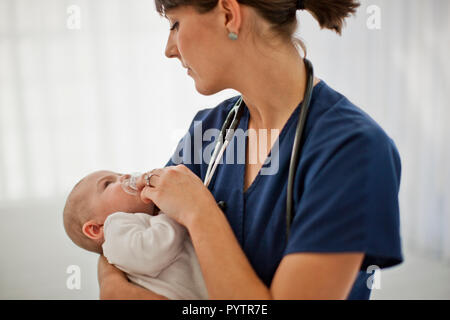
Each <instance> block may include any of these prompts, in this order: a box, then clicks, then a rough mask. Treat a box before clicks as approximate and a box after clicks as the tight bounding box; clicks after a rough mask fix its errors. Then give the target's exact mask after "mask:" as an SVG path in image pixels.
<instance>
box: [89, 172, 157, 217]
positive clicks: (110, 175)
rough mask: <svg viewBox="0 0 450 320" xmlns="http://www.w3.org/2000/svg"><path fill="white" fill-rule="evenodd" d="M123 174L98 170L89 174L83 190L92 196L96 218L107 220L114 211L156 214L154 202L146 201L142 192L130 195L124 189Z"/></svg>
mask: <svg viewBox="0 0 450 320" xmlns="http://www.w3.org/2000/svg"><path fill="white" fill-rule="evenodd" d="M124 178H125V176H124V175H123V174H119V173H115V172H111V171H98V172H94V173H92V174H90V175H88V176H87V177H86V178H85V180H86V181H85V183H83V188H86V190H83V191H85V192H86V194H88V196H89V197H90V199H89V202H90V206H91V208H92V209H93V212H94V213H95V215H96V218H97V219H99V220H101V221H105V219H106V217H107V216H108V215H110V214H111V213H114V212H118V211H121V212H127V213H136V212H142V213H148V214H154V209H155V207H154V204H153V203H152V202H151V203H144V202H143V201H142V200H141V198H140V193H139V192H138V193H137V194H136V195H130V194H128V193H126V192H125V191H124V190H123V189H122V185H121V182H122V180H123V179H124Z"/></svg>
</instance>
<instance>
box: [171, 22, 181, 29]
mask: <svg viewBox="0 0 450 320" xmlns="http://www.w3.org/2000/svg"><path fill="white" fill-rule="evenodd" d="M178 25H179V23H178V22H175V23H174V24H173V25H172V26H171V27H170V31H172V30H174V29H178Z"/></svg>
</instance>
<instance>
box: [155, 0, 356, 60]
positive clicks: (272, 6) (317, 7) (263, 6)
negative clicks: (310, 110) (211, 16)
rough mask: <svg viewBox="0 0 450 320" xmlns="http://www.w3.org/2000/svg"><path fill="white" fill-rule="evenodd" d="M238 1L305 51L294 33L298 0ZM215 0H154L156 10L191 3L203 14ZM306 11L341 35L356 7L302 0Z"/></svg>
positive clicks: (341, 1) (332, 0)
mask: <svg viewBox="0 0 450 320" xmlns="http://www.w3.org/2000/svg"><path fill="white" fill-rule="evenodd" d="M237 1H238V2H239V3H240V4H243V5H247V6H250V7H253V8H255V9H256V11H257V12H258V13H259V15H260V16H262V17H263V18H264V19H265V20H267V21H268V22H269V23H271V24H272V26H273V30H274V31H276V33H277V34H278V35H280V36H281V37H283V38H286V39H290V40H295V41H294V42H299V44H300V46H301V47H302V49H303V50H304V51H305V53H306V50H305V46H304V45H303V43H302V42H301V41H300V40H299V39H295V38H294V37H293V34H294V32H295V29H296V28H297V19H296V12H297V0H237ZM217 3H218V0H155V6H156V10H157V11H158V13H159V14H160V15H162V16H165V13H166V12H167V11H169V10H171V9H174V8H176V7H179V6H192V7H194V8H195V9H196V10H197V12H199V13H206V12H209V11H211V10H212V9H214V8H215V7H216V5H217ZM303 5H304V8H305V10H307V11H309V12H310V13H311V14H312V15H313V17H314V18H315V19H316V20H317V22H318V23H319V25H320V27H321V28H326V29H331V30H334V31H335V32H336V33H337V34H339V35H340V34H341V32H342V28H343V27H344V25H345V19H346V18H347V17H349V16H350V15H352V14H355V12H356V9H357V8H358V7H359V2H358V1H356V0H303Z"/></svg>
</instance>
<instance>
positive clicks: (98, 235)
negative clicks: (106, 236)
mask: <svg viewBox="0 0 450 320" xmlns="http://www.w3.org/2000/svg"><path fill="white" fill-rule="evenodd" d="M81 230H82V231H83V233H84V235H85V236H86V237H88V238H90V239H93V240H99V239H102V238H103V225H102V224H98V223H97V222H96V221H94V220H89V221H88V222H85V223H84V224H83V227H82V228H81Z"/></svg>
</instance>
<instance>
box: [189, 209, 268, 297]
mask: <svg viewBox="0 0 450 320" xmlns="http://www.w3.org/2000/svg"><path fill="white" fill-rule="evenodd" d="M211 211H212V212H207V213H206V214H199V215H196V216H197V217H198V218H197V219H195V218H193V220H192V221H191V222H190V223H189V225H188V226H187V228H188V230H189V233H190V235H191V238H192V243H193V245H194V248H195V251H196V253H197V256H198V259H199V262H200V266H201V270H202V273H203V277H204V279H205V283H206V286H207V289H208V293H209V297H210V299H243V300H246V299H258V300H259V299H271V298H272V297H271V294H270V290H269V289H268V288H267V287H266V286H265V284H264V283H263V282H262V281H261V280H260V279H259V277H258V276H257V274H256V272H255V271H254V270H253V268H252V266H251V265H250V263H249V261H248V259H247V257H246V256H245V254H244V252H243V251H242V249H241V247H240V245H239V243H238V241H237V240H236V237H235V235H234V233H233V230H232V229H231V227H230V225H229V223H228V221H227V219H226V217H225V216H224V214H223V212H222V211H221V210H220V209H219V208H218V207H217V208H214V209H212V210H211Z"/></svg>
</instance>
